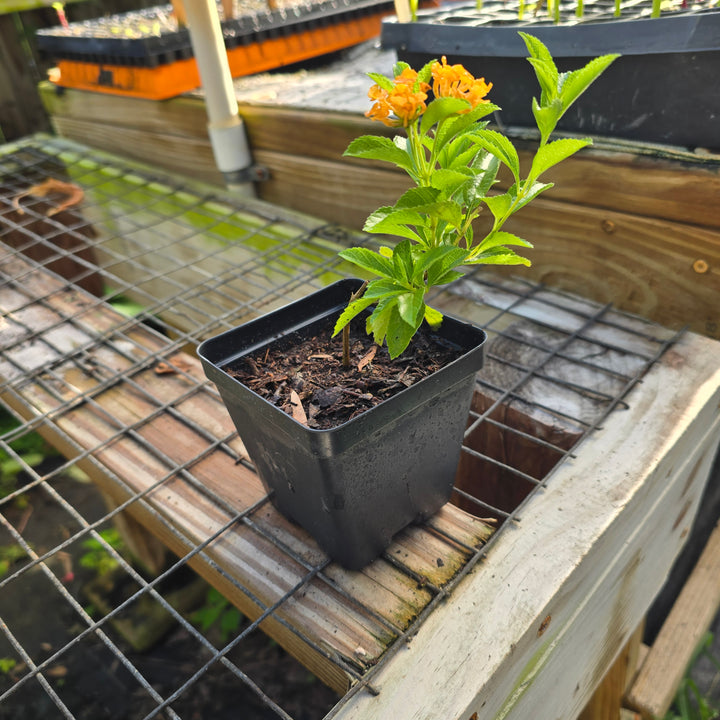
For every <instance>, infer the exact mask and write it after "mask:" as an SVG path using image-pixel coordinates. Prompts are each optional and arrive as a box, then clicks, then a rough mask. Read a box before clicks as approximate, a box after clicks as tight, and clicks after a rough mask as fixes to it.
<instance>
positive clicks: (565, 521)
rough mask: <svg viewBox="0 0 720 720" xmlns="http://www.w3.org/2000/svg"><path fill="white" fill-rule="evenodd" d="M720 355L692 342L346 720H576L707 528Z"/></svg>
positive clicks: (528, 512) (541, 499) (594, 441)
mask: <svg viewBox="0 0 720 720" xmlns="http://www.w3.org/2000/svg"><path fill="white" fill-rule="evenodd" d="M719 358H720V354H718V344H717V343H716V342H714V341H711V340H708V339H705V338H701V337H699V336H696V335H686V336H685V337H684V338H683V340H682V341H681V342H680V343H679V344H678V345H676V346H675V347H674V348H673V349H672V350H671V351H669V352H668V353H667V354H666V355H665V356H664V357H663V359H661V361H660V362H659V363H658V364H657V365H655V366H654V368H653V369H652V370H651V371H650V372H649V373H648V374H647V375H646V376H645V378H644V380H643V383H642V385H640V386H638V387H637V388H636V389H635V390H634V391H633V392H632V393H631V395H630V396H629V397H628V398H627V401H628V405H629V407H628V408H627V409H626V410H624V411H622V412H618V413H614V414H613V415H612V416H611V418H610V419H609V420H608V421H607V422H606V423H605V424H604V428H603V429H602V430H600V431H598V432H596V433H594V434H592V435H591V436H590V437H589V438H588V439H587V440H585V442H584V443H583V444H582V445H581V446H580V450H579V451H578V452H577V454H576V457H575V458H573V459H571V460H569V461H566V462H564V463H563V464H562V465H561V466H560V467H559V468H558V469H557V470H556V472H555V473H554V474H553V476H552V477H551V478H550V480H549V485H548V492H547V493H539V494H538V493H536V494H534V495H533V496H532V497H531V498H530V500H529V501H528V502H527V504H526V505H525V506H524V507H523V509H522V513H521V519H520V522H519V524H518V526H517V528H509V529H508V531H507V532H503V533H501V534H500V536H499V537H498V538H497V542H496V543H495V545H494V546H493V548H492V549H491V550H490V552H489V553H488V556H487V558H486V560H485V562H484V563H483V564H482V565H481V566H480V567H479V568H477V569H476V571H475V572H474V573H473V574H472V575H471V576H469V577H467V578H465V580H464V581H463V583H462V584H461V586H460V587H459V588H458V590H457V591H456V592H455V593H454V594H453V599H452V602H451V603H448V604H447V605H445V606H443V607H441V608H438V609H437V610H436V611H435V612H434V613H433V614H432V615H431V616H430V618H429V619H428V620H427V621H426V622H425V623H424V625H423V626H422V627H421V628H420V630H419V632H418V635H417V636H416V638H415V639H414V641H413V643H412V645H411V646H410V647H409V648H408V650H407V652H404V653H403V655H402V657H401V658H393V660H392V661H391V662H389V663H388V664H386V665H384V666H383V668H382V669H380V671H379V673H378V675H377V676H376V677H375V679H374V683H375V685H376V686H377V687H378V688H379V689H380V696H379V697H377V698H375V697H370V696H369V695H357V696H355V697H354V698H353V699H352V701H351V702H349V703H348V704H347V705H346V706H345V707H344V708H343V709H342V710H341V712H340V713H339V714H338V716H337V717H338V718H342V720H349V719H350V718H352V719H353V720H354V719H356V718H357V719H358V720H359V718H362V720H373V719H374V718H387V717H403V718H406V719H407V720H420V719H422V720H430V719H431V718H432V719H435V718H438V717H443V718H463V719H464V718H469V717H471V716H472V715H473V713H477V715H478V717H479V718H483V719H484V718H497V719H499V718H508V720H510V719H514V718H517V719H518V720H520V719H522V720H525V719H526V718H528V717H532V718H535V719H536V720H546V719H547V720H556V718H558V717H562V718H571V717H575V716H576V715H577V714H578V713H579V712H580V711H581V710H582V709H583V707H584V706H585V704H586V702H587V701H588V699H589V698H590V696H591V693H592V692H593V690H594V689H595V688H596V687H597V685H598V684H599V682H600V680H601V679H602V677H603V676H604V674H605V672H606V671H607V669H608V668H609V667H610V666H611V664H612V663H613V662H614V660H615V658H616V656H617V654H618V652H619V651H620V649H621V648H622V647H623V646H624V644H625V643H626V642H627V640H628V638H629V637H630V635H631V633H632V632H633V631H634V630H635V628H636V627H637V626H638V624H639V623H640V621H641V619H642V617H643V615H644V613H645V612H646V610H647V607H648V605H649V604H650V602H651V601H652V598H653V596H654V595H655V593H656V592H657V591H658V590H659V588H660V587H661V585H662V582H663V580H664V577H665V575H666V574H667V572H668V570H669V568H670V566H671V564H672V561H673V558H674V557H675V555H676V554H677V552H678V551H679V549H680V547H681V545H682V542H683V539H684V537H685V536H686V534H687V532H688V529H689V527H690V524H691V523H692V521H693V518H694V516H695V513H696V511H697V505H698V503H699V499H700V496H701V494H702V490H703V486H704V484H705V482H706V479H707V476H708V473H709V469H710V465H711V462H712V459H713V457H714V454H715V450H716V448H717V445H718V439H719V438H720V360H719ZM600 458H602V460H601V459H600Z"/></svg>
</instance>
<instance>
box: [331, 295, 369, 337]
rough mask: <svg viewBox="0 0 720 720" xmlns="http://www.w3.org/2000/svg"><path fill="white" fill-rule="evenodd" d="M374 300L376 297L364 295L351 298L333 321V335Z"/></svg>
mask: <svg viewBox="0 0 720 720" xmlns="http://www.w3.org/2000/svg"><path fill="white" fill-rule="evenodd" d="M374 302H377V298H373V297H370V298H369V297H366V296H365V295H363V296H362V297H361V298H359V299H357V300H353V301H352V302H351V303H348V306H347V307H346V308H345V309H344V310H343V311H342V313H340V317H338V319H337V320H336V321H335V327H334V328H333V333H332V334H333V337H335V335H337V334H338V333H339V332H340V331H341V330H342V329H343V328H344V327H345V326H346V325H347V324H348V323H349V322H350V321H351V320H352V319H353V318H354V317H356V316H357V315H359V314H360V313H361V312H362V311H363V310H365V308H367V307H370V305H372V304H373V303H374Z"/></svg>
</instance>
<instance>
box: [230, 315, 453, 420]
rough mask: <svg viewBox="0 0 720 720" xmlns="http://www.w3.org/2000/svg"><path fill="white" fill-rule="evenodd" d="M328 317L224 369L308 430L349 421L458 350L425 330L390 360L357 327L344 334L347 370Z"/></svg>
mask: <svg viewBox="0 0 720 720" xmlns="http://www.w3.org/2000/svg"><path fill="white" fill-rule="evenodd" d="M333 324H334V318H330V319H328V320H327V322H326V323H325V324H324V325H323V326H322V327H320V328H319V329H317V330H315V331H314V332H313V333H312V334H309V335H307V336H305V335H301V334H300V333H293V334H292V335H290V336H288V337H287V338H284V339H283V340H279V341H277V342H276V343H273V344H272V345H270V346H268V347H267V348H265V349H262V350H261V351H258V352H256V353H255V354H253V355H249V356H247V357H246V358H243V359H241V360H240V361H238V362H235V363H233V364H232V365H229V366H226V367H225V368H224V370H225V371H226V372H227V373H228V374H229V375H231V376H232V377H234V378H236V379H237V380H239V381H240V382H241V383H242V384H243V385H245V386H247V387H248V388H250V389H251V390H253V391H254V392H256V393H257V394H258V395H260V396H261V397H264V398H265V399H266V400H268V401H270V402H272V403H273V404H274V405H277V406H278V407H279V408H282V409H283V410H284V411H285V412H286V413H288V415H292V416H293V417H294V418H295V419H296V420H298V421H300V422H303V423H304V424H307V426H308V427H311V428H317V429H325V428H331V427H335V426H337V425H340V424H341V423H344V422H347V421H348V420H351V419H352V418H354V417H355V416H356V415H359V414H361V413H363V412H365V411H366V410H369V409H370V408H372V407H375V406H376V405H378V404H379V403H381V402H382V401H383V400H387V399H388V398H390V397H392V396H393V395H395V394H397V393H398V392H400V391H401V390H404V389H405V388H408V387H410V386H411V385H413V384H414V383H416V382H418V380H422V379H423V378H425V377H427V376H428V375H431V374H432V373H434V372H436V371H437V370H439V369H440V368H441V367H443V366H444V365H447V364H448V363H450V362H452V361H453V360H455V359H456V358H457V357H458V356H459V355H460V354H461V353H462V351H461V350H460V349H458V348H457V347H456V346H453V345H451V344H449V343H447V342H446V341H444V340H442V339H441V338H439V337H438V336H437V335H436V334H434V333H433V332H432V331H430V329H429V328H427V327H426V326H425V325H423V326H422V327H421V328H420V331H419V332H418V333H417V335H416V336H415V338H413V341H412V342H411V344H410V347H408V349H407V350H406V351H405V352H404V353H403V354H402V355H401V356H400V357H398V358H396V359H395V360H391V359H390V355H389V354H388V351H387V348H386V347H378V346H377V345H376V344H375V343H374V342H373V339H372V336H370V335H367V334H365V332H364V331H363V330H362V328H361V327H360V328H357V327H356V328H353V329H351V332H350V367H349V368H344V367H343V365H342V340H341V336H340V335H338V336H337V337H334V338H333V337H331V335H332V328H333ZM355 325H358V326H361V325H362V323H355Z"/></svg>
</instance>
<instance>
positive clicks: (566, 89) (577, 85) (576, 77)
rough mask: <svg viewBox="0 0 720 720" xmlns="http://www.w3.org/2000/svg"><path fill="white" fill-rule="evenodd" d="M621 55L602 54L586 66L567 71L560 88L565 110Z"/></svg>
mask: <svg viewBox="0 0 720 720" xmlns="http://www.w3.org/2000/svg"><path fill="white" fill-rule="evenodd" d="M619 57H620V56H619V55H601V56H600V57H596V58H594V59H593V60H591V61H590V62H589V63H588V64H587V65H585V67H582V68H580V69H578V70H573V71H572V72H569V73H565V74H564V75H563V77H562V81H561V83H560V88H559V89H560V99H561V100H562V104H563V112H565V111H566V110H567V109H568V108H569V107H570V106H571V105H572V104H573V103H574V102H575V100H577V99H578V98H579V97H580V95H582V94H583V93H584V92H585V90H587V89H588V88H589V87H590V85H592V83H593V82H595V80H597V78H598V77H600V75H602V73H603V72H605V70H607V68H608V67H609V66H610V65H612V63H613V62H615V60H617V59H618V58H619Z"/></svg>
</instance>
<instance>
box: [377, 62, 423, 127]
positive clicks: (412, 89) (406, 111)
mask: <svg viewBox="0 0 720 720" xmlns="http://www.w3.org/2000/svg"><path fill="white" fill-rule="evenodd" d="M429 89H430V85H428V84H427V83H423V82H418V77H417V72H416V71H415V70H413V69H412V68H405V69H404V70H403V71H402V73H400V75H398V76H397V77H396V78H395V80H394V88H393V91H392V92H388V91H387V90H384V89H383V88H381V87H380V86H379V85H373V86H372V87H371V88H370V90H369V92H368V97H369V98H370V99H371V100H372V101H373V102H374V104H373V106H372V108H370V110H368V112H366V113H365V115H366V116H367V117H369V118H371V119H372V120H379V121H380V122H382V123H384V124H385V125H388V126H390V127H397V126H398V125H402V126H403V127H407V126H408V125H410V123H412V122H413V121H414V120H416V119H417V118H418V117H419V116H420V115H422V114H423V113H424V112H425V110H426V109H427V106H426V105H425V100H427V91H428V90H429ZM393 115H394V116H395V117H392V116H393Z"/></svg>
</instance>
